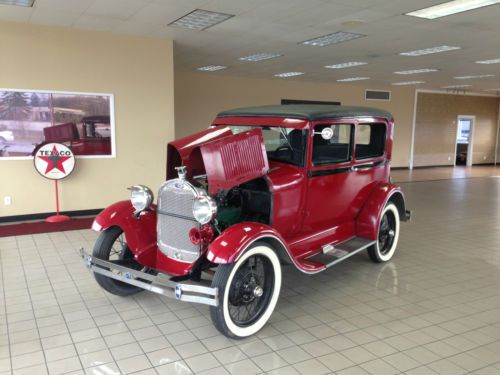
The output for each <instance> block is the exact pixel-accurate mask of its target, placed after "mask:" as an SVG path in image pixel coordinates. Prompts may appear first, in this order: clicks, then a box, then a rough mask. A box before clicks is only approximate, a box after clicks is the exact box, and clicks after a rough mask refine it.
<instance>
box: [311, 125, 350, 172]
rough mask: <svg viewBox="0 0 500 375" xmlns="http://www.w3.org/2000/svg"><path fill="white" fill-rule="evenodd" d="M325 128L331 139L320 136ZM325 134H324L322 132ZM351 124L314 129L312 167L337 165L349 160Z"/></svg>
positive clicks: (322, 126)
mask: <svg viewBox="0 0 500 375" xmlns="http://www.w3.org/2000/svg"><path fill="white" fill-rule="evenodd" d="M325 128H330V129H331V131H330V132H328V133H329V135H331V138H328V137H325V136H324V134H322V132H323V130H324V129H325ZM323 133H325V132H323ZM351 134H352V125H351V124H334V125H317V126H316V127H315V128H314V138H313V149H312V162H313V165H328V164H337V163H342V162H346V161H349V160H351Z"/></svg>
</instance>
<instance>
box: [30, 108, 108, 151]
mask: <svg viewBox="0 0 500 375" xmlns="http://www.w3.org/2000/svg"><path fill="white" fill-rule="evenodd" d="M43 135H44V141H43V142H42V143H40V144H38V145H36V146H35V149H34V150H33V153H32V154H33V155H34V154H35V153H36V151H37V150H38V149H39V148H40V147H42V146H43V145H44V144H47V143H51V142H57V143H64V144H66V145H67V146H68V147H69V148H71V150H72V151H73V153H74V154H75V155H78V156H81V155H111V125H110V117H109V116H87V117H83V118H82V121H81V123H78V124H75V123H73V122H68V123H64V124H58V125H54V126H47V127H45V128H44V129H43Z"/></svg>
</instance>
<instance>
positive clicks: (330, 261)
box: [305, 237, 375, 268]
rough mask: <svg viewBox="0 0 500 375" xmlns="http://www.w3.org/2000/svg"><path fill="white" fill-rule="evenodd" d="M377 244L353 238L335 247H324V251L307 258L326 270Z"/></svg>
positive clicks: (364, 239)
mask: <svg viewBox="0 0 500 375" xmlns="http://www.w3.org/2000/svg"><path fill="white" fill-rule="evenodd" d="M373 244H375V241H373V240H367V239H366V238H361V237H352V238H350V239H348V240H347V241H344V242H341V243H339V244H337V245H335V246H332V245H326V246H323V251H321V252H319V253H316V254H314V255H311V256H310V257H309V258H305V260H308V261H310V262H314V263H319V264H323V265H324V266H325V267H326V268H328V267H331V266H333V265H335V264H337V263H340V262H342V261H343V260H346V259H347V258H350V257H351V256H353V255H355V254H357V253H359V252H360V251H362V250H364V249H366V248H367V247H370V246H371V245H373Z"/></svg>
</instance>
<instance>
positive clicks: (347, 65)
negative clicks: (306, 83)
mask: <svg viewBox="0 0 500 375" xmlns="http://www.w3.org/2000/svg"><path fill="white" fill-rule="evenodd" d="M366 64H368V63H367V62H361V61H351V62H346V63H342V64H334V65H325V68H328V69H344V68H352V67H354V66H360V65H366Z"/></svg>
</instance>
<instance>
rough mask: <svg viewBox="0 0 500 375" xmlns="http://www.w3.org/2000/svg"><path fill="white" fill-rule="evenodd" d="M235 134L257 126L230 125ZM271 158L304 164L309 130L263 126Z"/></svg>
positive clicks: (263, 133) (265, 142)
mask: <svg viewBox="0 0 500 375" xmlns="http://www.w3.org/2000/svg"><path fill="white" fill-rule="evenodd" d="M229 128H230V129H231V131H232V132H233V134H238V133H241V132H245V131H248V130H252V129H255V126H240V125H230V126H229ZM260 128H261V129H262V135H263V137H264V145H265V146H266V152H267V158H268V159H269V160H276V161H281V162H285V163H289V164H294V165H298V166H304V161H305V150H306V142H307V130H304V129H293V128H281V127H277V126H261V127H260Z"/></svg>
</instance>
